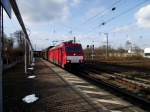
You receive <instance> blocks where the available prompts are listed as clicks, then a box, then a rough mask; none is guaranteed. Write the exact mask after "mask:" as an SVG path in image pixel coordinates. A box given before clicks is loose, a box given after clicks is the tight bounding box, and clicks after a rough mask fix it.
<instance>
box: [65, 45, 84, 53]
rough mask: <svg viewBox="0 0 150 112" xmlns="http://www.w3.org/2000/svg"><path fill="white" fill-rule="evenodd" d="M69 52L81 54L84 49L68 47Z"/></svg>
mask: <svg viewBox="0 0 150 112" xmlns="http://www.w3.org/2000/svg"><path fill="white" fill-rule="evenodd" d="M66 51H67V52H81V51H82V48H81V46H68V47H66Z"/></svg>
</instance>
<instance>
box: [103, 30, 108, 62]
mask: <svg viewBox="0 0 150 112" xmlns="http://www.w3.org/2000/svg"><path fill="white" fill-rule="evenodd" d="M104 34H105V35H106V59H107V58H108V33H104Z"/></svg>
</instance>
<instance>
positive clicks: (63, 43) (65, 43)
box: [51, 42, 81, 49]
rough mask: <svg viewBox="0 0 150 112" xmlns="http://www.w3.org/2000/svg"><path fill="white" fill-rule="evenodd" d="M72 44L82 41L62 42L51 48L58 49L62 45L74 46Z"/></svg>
mask: <svg viewBox="0 0 150 112" xmlns="http://www.w3.org/2000/svg"><path fill="white" fill-rule="evenodd" d="M72 45H81V44H80V43H74V42H62V43H61V44H59V45H56V46H54V47H52V48H51V49H56V48H60V47H62V46H72Z"/></svg>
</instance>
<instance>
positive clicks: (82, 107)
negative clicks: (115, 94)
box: [4, 60, 103, 112]
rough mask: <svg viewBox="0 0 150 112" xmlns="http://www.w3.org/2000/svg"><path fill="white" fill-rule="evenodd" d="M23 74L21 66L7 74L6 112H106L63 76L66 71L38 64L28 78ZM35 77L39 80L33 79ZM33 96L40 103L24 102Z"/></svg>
mask: <svg viewBox="0 0 150 112" xmlns="http://www.w3.org/2000/svg"><path fill="white" fill-rule="evenodd" d="M23 71H24V70H23V63H21V64H18V65H17V66H15V67H13V68H11V69H10V70H8V71H5V73H4V106H5V107H4V109H5V111H6V112H99V111H101V112H103V109H102V108H99V107H97V106H96V105H95V104H93V103H92V102H90V99H87V98H86V96H84V95H83V94H80V92H79V91H78V90H76V89H75V88H74V87H72V85H70V84H69V83H67V82H66V81H65V80H63V78H62V77H61V76H59V72H60V73H63V71H64V70H62V69H61V68H59V67H57V66H55V65H53V64H51V63H49V62H46V61H44V60H37V61H36V63H35V67H34V71H33V72H30V74H28V75H27V74H24V73H23ZM65 73H66V72H65ZM65 73H63V74H65ZM31 75H33V76H36V77H35V78H31V79H29V78H28V76H31ZM31 94H35V95H36V97H38V98H39V99H38V100H37V101H35V102H33V103H26V102H24V101H23V100H22V99H23V98H24V97H25V96H27V95H31Z"/></svg>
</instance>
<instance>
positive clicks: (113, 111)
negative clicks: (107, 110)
mask: <svg viewBox="0 0 150 112" xmlns="http://www.w3.org/2000/svg"><path fill="white" fill-rule="evenodd" d="M111 112H122V111H120V110H111Z"/></svg>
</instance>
